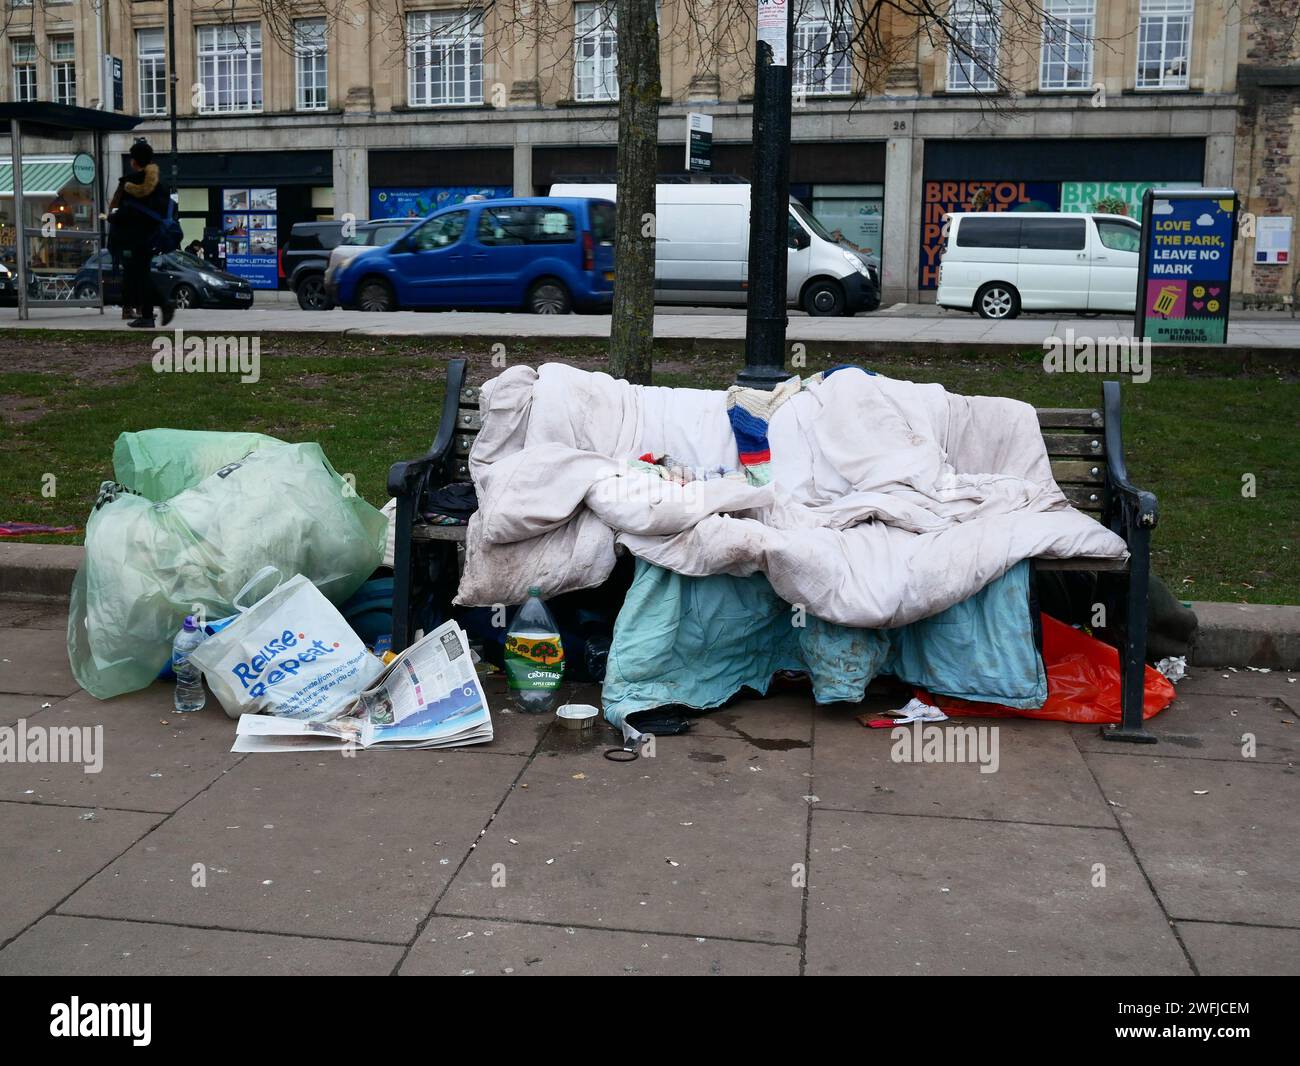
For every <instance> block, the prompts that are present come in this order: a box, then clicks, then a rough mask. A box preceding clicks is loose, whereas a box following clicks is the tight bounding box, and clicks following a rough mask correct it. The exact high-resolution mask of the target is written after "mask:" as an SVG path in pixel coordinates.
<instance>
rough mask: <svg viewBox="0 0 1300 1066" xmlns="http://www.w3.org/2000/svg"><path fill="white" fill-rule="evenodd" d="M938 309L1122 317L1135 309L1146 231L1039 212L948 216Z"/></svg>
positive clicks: (1110, 220) (989, 314) (1117, 221)
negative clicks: (1140, 251) (1115, 314)
mask: <svg viewBox="0 0 1300 1066" xmlns="http://www.w3.org/2000/svg"><path fill="white" fill-rule="evenodd" d="M948 219H949V223H948V241H947V243H946V244H945V246H944V249H943V259H942V261H941V262H940V264H939V293H938V303H939V306H940V307H947V308H951V309H953V310H956V311H975V312H976V313H978V314H979V315H981V316H982V317H983V318H1015V317H1016V315H1018V314H1019V313H1020V312H1021V311H1082V312H1092V311H1117V312H1125V313H1128V314H1132V313H1133V308H1134V305H1135V303H1136V302H1137V271H1138V248H1139V245H1140V243H1141V238H1142V227H1141V226H1139V225H1138V224H1137V223H1136V222H1134V221H1133V220H1132V219H1131V218H1125V217H1124V216H1123V215H1073V214H1061V213H1054V214H1048V213H1045V212H1034V211H1026V212H1023V213H1022V212H1019V211H1008V212H1005V213H1000V214H989V213H987V212H985V213H981V214H953V215H949V216H948Z"/></svg>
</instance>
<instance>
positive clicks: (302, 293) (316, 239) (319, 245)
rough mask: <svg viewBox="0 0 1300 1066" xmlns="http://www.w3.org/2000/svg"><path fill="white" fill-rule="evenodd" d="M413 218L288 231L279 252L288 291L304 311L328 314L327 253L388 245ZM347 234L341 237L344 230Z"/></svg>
mask: <svg viewBox="0 0 1300 1066" xmlns="http://www.w3.org/2000/svg"><path fill="white" fill-rule="evenodd" d="M412 221H413V220H412V219H409V218H388V219H377V220H375V221H374V222H351V223H347V222H343V221H332V222H299V223H297V224H296V225H295V226H294V227H293V229H292V230H291V231H290V232H289V243H288V244H287V245H285V247H284V250H283V251H282V252H281V253H280V264H281V268H282V269H283V271H284V274H285V276H286V277H287V278H288V279H289V288H290V289H292V290H293V291H294V293H296V294H297V296H298V306H299V307H301V308H302V309H303V310H304V311H328V310H329V309H330V308H331V307H333V306H334V304H333V302H332V301H331V300H330V298H329V296H328V295H326V292H325V284H324V282H325V268H326V267H327V266H329V260H330V252H332V251H333V250H334V249H335V248H338V247H339V246H340V245H361V246H363V247H370V246H377V245H381V244H388V243H390V242H391V241H395V240H397V238H398V237H400V236H401V235H402V234H403V233H405V232H406V231H407V230H408V229H410V228H411V224H412ZM345 226H348V227H350V235H349V236H347V237H345V236H344V235H343V231H344V227H345Z"/></svg>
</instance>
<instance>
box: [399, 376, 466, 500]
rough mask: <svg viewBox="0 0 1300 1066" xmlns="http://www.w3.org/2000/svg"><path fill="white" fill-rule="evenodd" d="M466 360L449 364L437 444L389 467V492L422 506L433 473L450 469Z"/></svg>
mask: <svg viewBox="0 0 1300 1066" xmlns="http://www.w3.org/2000/svg"><path fill="white" fill-rule="evenodd" d="M465 368H466V363H465V360H464V359H453V360H451V362H449V363H448V364H447V394H446V396H445V397H444V399H443V402H442V418H441V419H440V420H439V422H438V433H437V435H436V436H435V437H434V438H433V445H432V446H431V447H430V448H429V450H428V451H427V452H426V453H425V454H424V455H422V456H420V457H419V458H418V459H403V460H401V461H399V462H396V463H394V464H393V465H392V466H391V467H389V469H388V495H389V496H392V497H394V498H395V499H398V500H401V499H403V498H408V499H411V501H412V503H413V504H414V505H416V506H418V504H419V502H420V497H421V496H423V495H424V490H425V488H426V487H427V486H428V483H429V478H430V476H431V475H441V474H442V472H443V471H445V470H446V468H447V457H448V455H449V454H450V452H451V447H452V436H453V434H454V433H455V432H456V412H457V410H458V408H459V406H460V390H461V387H462V386H463V385H464V384H465Z"/></svg>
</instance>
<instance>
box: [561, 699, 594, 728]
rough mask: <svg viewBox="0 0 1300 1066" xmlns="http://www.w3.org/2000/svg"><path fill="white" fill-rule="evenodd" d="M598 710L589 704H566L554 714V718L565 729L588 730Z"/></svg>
mask: <svg viewBox="0 0 1300 1066" xmlns="http://www.w3.org/2000/svg"><path fill="white" fill-rule="evenodd" d="M599 714H600V710H599V709H598V708H596V707H593V706H592V705H591V704H590V703H566V704H564V706H563V707H560V708H558V709H557V710H556V712H555V718H556V720H557V721H558V722H559V723H560V725H562V726H564V728H565V729H589V728H591V725H592V723H594V722H595V721H596V717H597V715H599Z"/></svg>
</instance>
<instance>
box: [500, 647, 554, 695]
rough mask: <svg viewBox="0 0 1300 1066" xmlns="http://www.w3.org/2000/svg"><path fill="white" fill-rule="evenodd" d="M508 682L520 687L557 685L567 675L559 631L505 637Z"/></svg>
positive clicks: (517, 689)
mask: <svg viewBox="0 0 1300 1066" xmlns="http://www.w3.org/2000/svg"><path fill="white" fill-rule="evenodd" d="M505 658H506V684H507V685H509V686H510V688H512V689H514V690H515V691H519V690H521V689H548V690H549V689H555V688H559V687H560V682H561V681H562V680H563V679H564V646H563V645H562V644H561V643H560V634H559V633H524V634H520V633H511V634H509V635H508V636H507V637H506V657H505Z"/></svg>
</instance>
